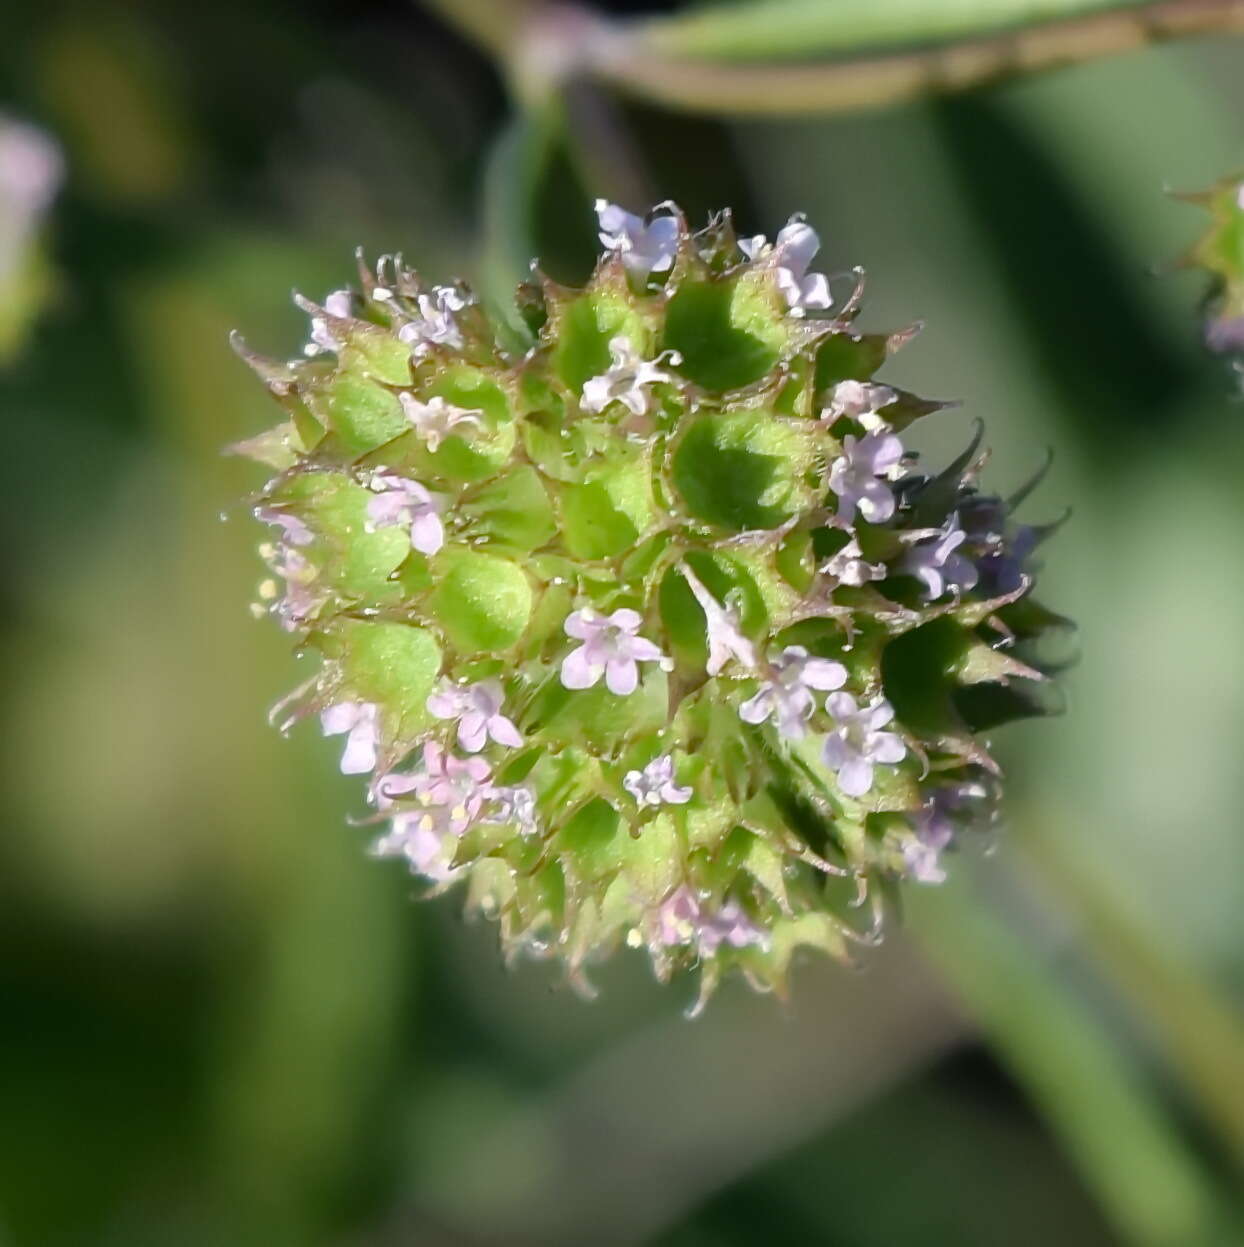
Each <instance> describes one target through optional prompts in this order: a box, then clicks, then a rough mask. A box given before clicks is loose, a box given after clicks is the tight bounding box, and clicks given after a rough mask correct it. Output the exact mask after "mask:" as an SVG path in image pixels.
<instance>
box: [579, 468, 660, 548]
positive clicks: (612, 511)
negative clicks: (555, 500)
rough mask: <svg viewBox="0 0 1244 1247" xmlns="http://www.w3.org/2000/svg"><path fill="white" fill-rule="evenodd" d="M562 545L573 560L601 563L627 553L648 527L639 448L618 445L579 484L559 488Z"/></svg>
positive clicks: (649, 519)
mask: <svg viewBox="0 0 1244 1247" xmlns="http://www.w3.org/2000/svg"><path fill="white" fill-rule="evenodd" d="M560 499H561V512H562V528H563V535H564V537H565V540H566V547H567V549H569V551H570V553H571V554H573V555H574V556H575V557H576V558H581V559H605V558H610V557H612V556H613V555H615V554H622V553H623V552H624V551H626V550H629V549H630V548H631V547H632V546H634V545H635V543H636V542H637V541H638V540H639V539H640V538H641V537H642V536H643V535H644V534H645V533H646V532H647V530H648V528H649V526H650V525H651V523H652V496H651V490H650V486H649V480H648V460H647V456H646V455H645V453H644V451H643V450H642V448H640V447H637V446H629V445H627V446H619V447H618V448H617V449H616V450H615V451H614V453H613V456H612V457H611V458H610V459H609V460H607V461H605V462H602V463H600V464H599V465H594V466H593V467H591V468H590V469H589V470H588V471H587V473H586V474H585V477H584V481H583V483H582V484H578V485H574V484H567V485H563V486H562V487H561V490H560Z"/></svg>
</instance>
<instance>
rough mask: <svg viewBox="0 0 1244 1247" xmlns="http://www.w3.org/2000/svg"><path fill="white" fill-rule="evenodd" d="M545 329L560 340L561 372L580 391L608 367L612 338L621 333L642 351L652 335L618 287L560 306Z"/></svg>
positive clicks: (557, 362)
mask: <svg viewBox="0 0 1244 1247" xmlns="http://www.w3.org/2000/svg"><path fill="white" fill-rule="evenodd" d="M545 332H546V336H550V337H554V338H555V340H556V342H557V345H556V347H555V348H554V351H553V358H554V361H555V366H556V369H557V375H558V376H559V377H561V379H562V380H563V381H564V382H565V383H566V385H567V386H568V387H569V388H570V389H571V390H572V391H574V393H576V394H578V393H580V392H581V391H582V389H583V384H584V382H586V381H590V380H591V379H592V378H593V377H599V376H600V375H601V374H602V373H604V372H606V371H607V370H608V368H609V364H610V359H611V357H610V354H609V340H610V339H611V338H613V337H616V336H618V335H619V334H621V335H623V336H624V337H627V338H629V339H630V340H631V342H632V343H633V344H634V346H635V348H636V349H637V350H639V351H641V352H642V351H643V350H644V349H645V345H646V340H647V337H648V334H647V331H646V329H645V327H644V322H643V319H642V317H641V316H640V315H639V313H638V312H637V311H636V309H635V305H634V302H633V300H632V299H631V298H630V296H629V295H628V293H627V292H626V290H625V289H618V288H616V287H613V288H610V287H605V288H602V289H598V290H593V291H589V292H588V293H586V294H583V295H580V296H579V297H578V298H576V299H574V300H572V301H571V302H569V303H567V304H564V305H562V306H561V307H558V308H556V310H555V312H554V314H553V316H552V317H551V319H550V321H549V325H548V326H547V328H546V331H545Z"/></svg>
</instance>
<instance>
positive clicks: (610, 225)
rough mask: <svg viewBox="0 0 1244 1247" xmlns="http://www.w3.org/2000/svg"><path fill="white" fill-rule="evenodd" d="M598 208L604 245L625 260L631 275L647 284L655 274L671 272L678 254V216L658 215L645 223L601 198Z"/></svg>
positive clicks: (598, 201) (598, 219)
mask: <svg viewBox="0 0 1244 1247" xmlns="http://www.w3.org/2000/svg"><path fill="white" fill-rule="evenodd" d="M595 207H596V218H597V221H598V222H599V223H600V241H601V245H602V246H603V247H604V248H605V249H606V250H607V251H616V252H617V253H618V255H620V256H621V257H622V264H623V266H624V267H625V269H626V271H627V272H628V273H630V274H631V275H632V276H633V277H636V278H638V279H639V280H640V281H641V282H646V281H647V280H648V278H649V277H650V276H651V275H652V274H653V273H665V272H668V271H669V269H670V268H671V267H672V266H673V263H674V257H675V256H676V255H677V254H678V220H677V218H676V217H672V216H666V215H661V216H655V217H653V218H652V220H651V221H650V222H647V223H645V222H644V219H643V217H638V216H636V215H635V214H634V213H633V212H627V211H626V209H625V208H619V207H618V205H617V204H611V203H609V202H608V201H607V200H605V199H598V200H597V201H596V205H595Z"/></svg>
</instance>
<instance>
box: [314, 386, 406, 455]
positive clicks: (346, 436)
mask: <svg viewBox="0 0 1244 1247" xmlns="http://www.w3.org/2000/svg"><path fill="white" fill-rule="evenodd" d="M328 418H329V421H330V423H331V424H332V427H333V430H334V431H335V432H336V434H337V436H338V437H339V438H340V439H341V442H342V444H343V445H344V446H345V447H346V448H347V449H348V450H350V451H353V452H354V453H356V454H363V453H365V452H366V451H369V450H375V449H376V447H377V446H383V445H384V443H385V442H389V441H392V440H393V438H395V437H397V436H398V435H399V434H401V433H403V432H405V431H406V429H407V427H408V425H407V423H406V417H405V416H404V415H403V414H402V408H401V404H400V403H399V402H398V401H397V398H396V396H395V395H394V394H392V393H391V392H390V391H389V390H386V389H385V388H384V387H383V386H381V385H377V384H376V382H374V381H372V380H371V379H370V378H368V377H367V376H365V375H362V374H360V373H357V372H346V371H343V372H339V373H337V374H336V376H334V378H333V379H332V381H331V383H330V385H329V390H328Z"/></svg>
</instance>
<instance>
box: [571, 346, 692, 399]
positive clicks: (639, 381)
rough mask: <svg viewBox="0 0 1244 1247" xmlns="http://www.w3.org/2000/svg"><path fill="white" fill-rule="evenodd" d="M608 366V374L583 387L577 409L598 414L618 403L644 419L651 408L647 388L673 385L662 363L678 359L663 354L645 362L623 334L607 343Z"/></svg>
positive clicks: (603, 373)
mask: <svg viewBox="0 0 1244 1247" xmlns="http://www.w3.org/2000/svg"><path fill="white" fill-rule="evenodd" d="M609 355H610V358H611V362H610V364H609V368H608V370H607V371H605V372H602V373H601V374H600V376H598V377H592V378H590V379H589V380H587V381H585V382H584V383H583V394H582V397H581V398H580V399H579V406H580V407H582V408H583V410H584V411H587V412H591V413H593V414H597V413H599V412H602V411H604V410H605V408H606V407H608V406H609V404H610V403H621V404H622V405H623V406H624V407H626V408H627V410H628V411H630V412H631V413H632V415H636V416H643V415H646V414H647V413H648V410H649V408H650V407H651V406H652V395H651V394H649V393H648V387H649V386H650V385H656V384H658V383H660V382H674V381H676V380H677V378H675V377H674V375H673V374H672V373H668V372H666V371H665V369H664V368H662V367H661V366H660V365H661V360H662V359H668V360H669V361H670V363H672V364H677V363H679V362H680V360H681V357H680V356H679V354H678V352H677V351H666V352H665V353H664V354H663V355H662V356H660V357H659V358H657V359H644V358H643V357H642V356H641V355H640V354H639V352H638V351H637V350H636V349H635V346H634V343H632V342H631V340H630V338H628V337H627V336H626V335H625V334H618V335H617V336H616V337H613V338H610V339H609Z"/></svg>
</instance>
